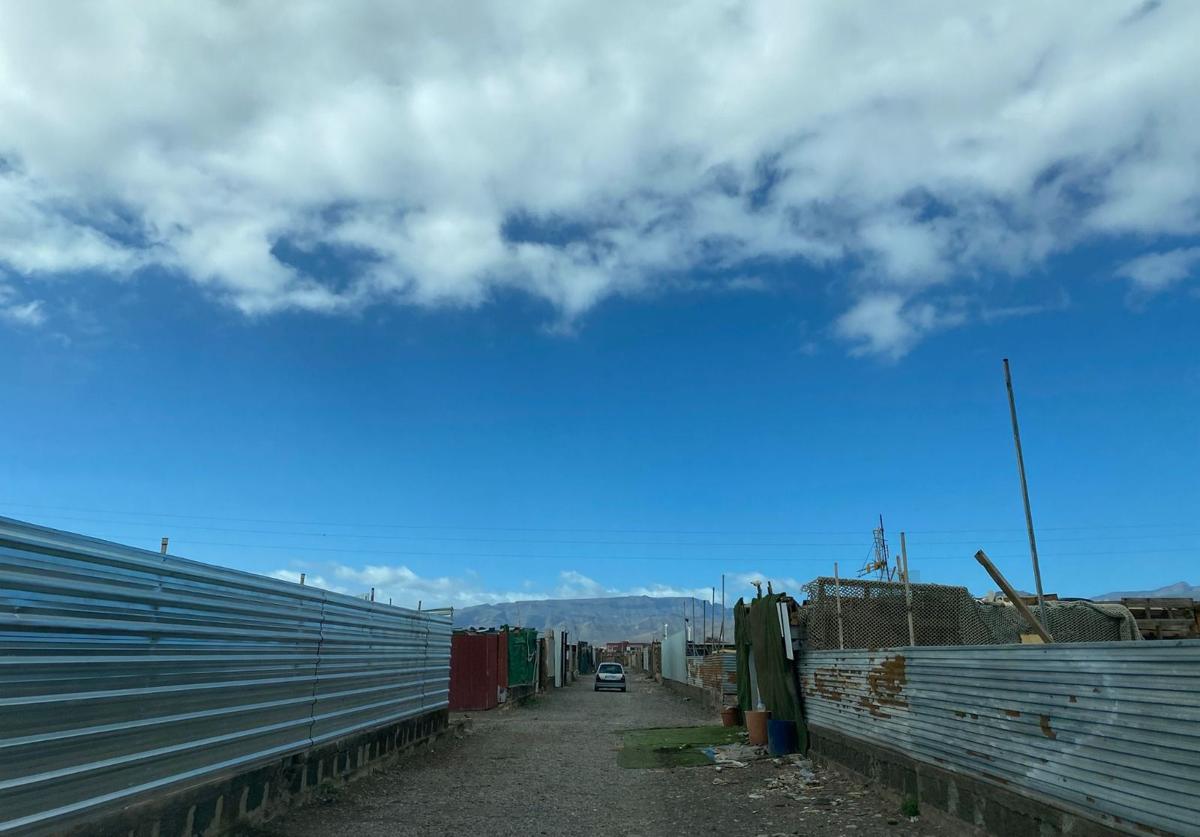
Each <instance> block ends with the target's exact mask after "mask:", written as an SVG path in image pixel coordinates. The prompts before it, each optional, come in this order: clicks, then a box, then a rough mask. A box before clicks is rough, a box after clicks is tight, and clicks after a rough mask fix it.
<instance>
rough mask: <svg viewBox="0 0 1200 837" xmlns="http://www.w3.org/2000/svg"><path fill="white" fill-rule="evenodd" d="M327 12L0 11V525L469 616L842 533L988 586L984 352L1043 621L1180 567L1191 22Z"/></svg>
mask: <svg viewBox="0 0 1200 837" xmlns="http://www.w3.org/2000/svg"><path fill="white" fill-rule="evenodd" d="M355 8H356V10H357V13H356V14H348V15H343V16H341V17H338V18H337V19H330V20H322V19H321V17H320V16H321V12H320V10H319V7H316V9H315V10H314V11H312V13H311V14H309V15H295V16H292V17H289V18H287V20H285V21H284V22H283V25H281V26H278V27H271V26H267V23H266V20H265V19H260V18H259V16H260V15H264V14H265V12H263V11H262V10H261V9H259V8H258V7H255V8H254V9H230V8H222V9H183V8H182V7H181V8H179V9H174V10H166V9H162V8H160V7H155V6H147V7H145V8H143V9H141V12H140V13H134V12H124V11H122V7H120V6H117V7H113V8H112V9H110V10H109V13H108V14H107V15H101V16H100V18H98V19H97V20H94V21H90V22H89V21H87V20H79V19H75V18H76V17H79V16H73V18H72V19H71V20H64V19H59V18H57V17H56V16H55V13H54V12H53V10H50V11H32V10H23V11H22V12H21V13H20V15H17V14H16V13H14V12H13V11H8V12H5V13H3V16H4V17H7V18H8V19H7V20H3V21H0V22H2V23H4V24H6V25H4V26H0V33H7V34H0V78H3V79H6V83H5V84H4V85H3V86H0V90H2V91H3V92H0V114H3V115H6V116H7V117H8V118H4V119H0V159H3V161H4V163H3V165H0V244H2V245H3V247H2V248H0V368H2V369H3V371H4V377H5V380H6V383H7V392H8V393H9V399H8V400H7V404H8V408H7V409H5V410H3V411H0V438H3V439H5V440H6V441H5V447H4V455H3V457H0V486H2V487H0V514H6V515H8V516H11V517H16V518H20V519H25V520H32V521H36V522H40V523H45V524H48V525H54V526H58V527H60V528H66V529H71V530H74V531H80V532H85V533H88V534H92V535H96V536H100V537H108V538H112V539H114V540H119V541H122V542H126V543H136V544H141V545H145V546H147V547H150V548H155V547H156V546H157V543H158V539H159V537H161V536H162V535H164V534H165V535H169V536H170V538H171V544H172V551H173V552H175V553H176V554H180V555H185V556H188V557H192V558H198V559H202V560H208V561H213V562H216V563H221V564H226V565H229V566H235V567H240V568H244V569H249V570H253V571H257V572H263V573H273V574H278V575H280V576H281V577H295V576H297V575H298V574H299V573H300V572H301V571H303V572H307V573H308V575H309V577H310V578H313V579H316V580H318V581H319V583H324V584H326V585H328V586H332V587H336V588H338V589H344V590H347V591H350V592H362V591H364V590H366V589H368V588H369V587H371V586H376V587H378V588H379V591H380V593H379V595H381V596H385V597H386V596H391V597H393V598H394V599H395V600H397V601H398V602H403V603H406V604H412V603H415V602H416V601H417V600H418V599H420V600H422V601H424V602H427V603H431V604H439V605H440V604H456V605H465V604H471V603H475V602H480V601H488V600H493V599H500V598H525V597H536V596H548V595H604V594H614V593H621V592H649V593H668V592H669V593H676V592H692V591H699V590H703V589H707V588H708V587H710V586H711V585H714V584H717V585H719V583H720V576H721V574H722V573H725V574H726V575H727V576H728V578H729V589H730V593H731V595H732V596H736V595H738V594H742V593H746V592H748V591H749V589H750V588H749V587H748V585H747V582H748V580H749V579H750V578H773V579H776V580H777V582H778V583H779V584H781V585H783V586H788V587H794V585H795V584H797V583H798V582H804V581H807V580H809V579H811V578H812V577H814V576H816V575H818V574H823V573H828V572H829V571H831V569H832V564H833V562H834V561H835V560H836V561H839V562H840V566H841V567H842V571H843V572H844V573H850V572H852V571H853V568H855V567H856V566H858V565H859V564H860V563H861V562H862V560H863V559H864V558H865V557H866V554H867V551H868V549H869V546H870V530H871V527H872V525H873V522H874V520H875V519H876V516H877V515H878V514H880V513H882V514H883V515H884V519H885V523H886V525H887V527H888V530H889V532H890V533H895V532H898V531H899V530H901V529H903V530H906V531H907V532H908V542H909V552H910V562H911V564H912V567H913V570H914V573H917V574H919V577H920V578H921V579H922V580H926V581H939V582H946V583H955V584H966V585H968V586H970V587H971V588H972V589H973V590H975V591H977V592H982V591H983V590H985V589H987V588H989V587H990V584H989V582H988V581H987V579H986V577H985V576H984V574H983V573H982V571H981V570H980V569H978V567H977V566H976V565H975V564H974V562H973V560H972V558H971V556H972V554H973V553H974V551H975V549H977V548H979V547H983V548H985V549H987V550H988V552H989V554H991V555H992V556H993V557H994V558H995V559H996V561H997V563H998V564H999V565H1000V566H1001V567H1002V568H1003V569H1004V570H1005V571H1006V572H1007V573H1008V574H1009V575H1010V578H1012V579H1013V580H1014V581H1015V582H1016V583H1018V584H1019V585H1021V586H1024V587H1030V586H1031V585H1032V579H1031V573H1030V570H1029V560H1028V547H1027V544H1026V542H1025V540H1024V528H1023V523H1024V521H1023V516H1022V510H1021V504H1020V495H1019V491H1018V484H1017V477H1016V467H1015V463H1014V457H1013V448H1012V439H1011V434H1010V427H1009V419H1008V412H1007V402H1006V400H1005V393H1004V386H1003V378H1002V372H1001V365H1000V360H1001V358H1002V357H1009V358H1011V359H1012V362H1013V367H1014V374H1015V378H1016V386H1017V394H1018V406H1019V409H1020V414H1021V420H1022V430H1023V440H1024V442H1025V447H1026V461H1027V467H1028V472H1029V477H1030V491H1031V496H1032V500H1033V504H1034V517H1035V522H1036V523H1037V524H1038V527H1039V534H1040V537H1039V544H1040V547H1041V549H1040V551H1041V554H1042V568H1043V577H1044V581H1045V587H1046V589H1047V590H1048V591H1057V592H1059V593H1060V594H1063V595H1089V594H1096V593H1100V592H1104V591H1106V590H1110V589H1115V588H1150V587H1156V586H1160V585H1162V584H1166V583H1170V582H1174V581H1178V580H1181V579H1183V580H1188V581H1191V582H1193V583H1196V582H1197V581H1198V580H1200V579H1197V578H1196V577H1195V574H1194V571H1193V569H1192V568H1193V566H1194V560H1192V559H1191V558H1190V556H1191V551H1190V550H1191V549H1192V544H1193V542H1194V541H1195V540H1196V538H1197V536H1200V530H1198V529H1197V526H1196V524H1195V510H1196V509H1197V507H1198V506H1200V478H1198V477H1197V474H1198V473H1200V435H1198V434H1197V431H1196V427H1197V424H1196V421H1195V416H1196V415H1197V414H1198V413H1200V395H1198V393H1200V386H1198V385H1200V337H1197V333H1198V331H1200V330H1198V329H1197V321H1198V317H1197V314H1198V313H1200V295H1198V289H1200V285H1198V284H1197V279H1198V278H1200V156H1198V152H1197V148H1196V144H1195V137H1196V136H1198V135H1200V124H1198V120H1200V117H1198V116H1197V115H1196V113H1195V111H1194V108H1191V107H1189V106H1186V105H1185V104H1184V103H1185V102H1187V101H1190V100H1189V98H1188V95H1187V93H1188V91H1189V90H1191V91H1192V92H1193V93H1194V90H1195V79H1196V78H1197V77H1200V72H1198V71H1200V67H1198V66H1197V63H1196V62H1197V59H1196V58H1195V55H1194V50H1192V49H1191V46H1190V45H1189V43H1188V40H1187V39H1186V38H1185V37H1183V35H1182V34H1181V33H1185V32H1187V31H1189V27H1190V31H1194V30H1195V25H1196V23H1197V20H1196V15H1197V12H1196V11H1195V7H1194V6H1191V5H1190V4H1163V5H1162V6H1161V7H1160V6H1147V5H1139V4H1130V3H1124V4H1123V3H1111V4H1095V5H1094V7H1092V8H1091V9H1090V10H1089V11H1088V12H1087V13H1086V15H1085V16H1084V17H1082V18H1081V17H1079V15H1080V10H1079V9H1078V8H1077V7H1076V8H1073V9H1065V8H1064V9H1050V10H1044V14H1042V15H1040V16H1036V15H1034V16H1031V15H1028V14H1022V13H1020V12H1019V9H1018V8H1015V7H1007V6H1004V5H999V6H996V7H995V8H994V9H993V11H991V12H988V13H986V14H985V13H983V12H980V13H979V14H978V16H976V17H963V16H962V15H961V13H960V12H957V11H955V9H956V8H957V7H955V6H953V5H950V6H947V7H945V8H944V9H940V8H938V7H937V6H936V4H929V5H927V6H923V7H922V12H921V15H918V17H921V16H925V17H924V18H923V19H922V20H916V21H913V20H899V19H898V20H896V21H888V20H886V19H883V16H882V15H881V13H878V10H875V11H873V12H872V14H871V15H869V16H867V17H863V16H862V15H857V14H856V13H855V12H854V8H853V7H852V6H849V5H847V6H839V7H835V8H829V9H823V10H821V9H816V10H807V11H803V12H799V11H796V9H795V8H794V7H792V6H791V5H790V4H783V5H772V4H769V3H766V4H758V3H747V4H730V5H728V6H725V7H720V9H718V7H716V6H715V5H714V6H713V7H712V9H709V10H703V11H701V10H695V9H692V10H690V11H682V10H675V9H670V10H660V11H650V12H647V11H645V10H641V9H639V8H637V7H630V8H628V9H627V10H626V13H625V15H623V16H617V15H614V16H612V17H609V16H606V15H598V14H597V13H596V12H595V11H594V9H593V10H589V7H587V6H582V7H571V6H569V5H566V4H555V5H554V6H551V7H546V8H535V7H529V8H527V9H525V10H524V11H523V12H522V13H521V16H518V20H517V21H516V23H517V24H518V25H516V26H514V27H503V26H500V25H499V23H498V21H500V20H501V19H502V17H503V12H502V10H501V7H499V6H497V7H496V9H495V10H493V11H492V12H489V13H487V14H484V15H481V18H480V20H478V21H473V22H471V23H464V22H463V21H459V20H455V19H445V20H442V19H437V18H436V13H432V12H430V13H424V16H421V15H422V13H421V12H418V11H416V10H408V11H404V12H398V11H394V10H389V8H388V7H373V6H372V5H371V4H362V5H361V6H356V7H355ZM1067 12H1069V13H1070V14H1067ZM972 14H975V13H972ZM643 15H649V17H643V18H642V19H641V20H640V23H641V24H642V25H641V26H637V25H634V24H635V23H637V22H639V21H637V20H636V19H637V18H639V17H641V16H643ZM789 15H797V17H795V18H792V19H788V20H786V22H787V24H788V25H784V26H781V25H779V21H780V19H781V17H782V18H787V16H789ZM85 16H86V15H85ZM181 16H182V17H185V18H188V19H187V20H181V19H180V17H181ZM925 18H927V19H925ZM185 24H186V25H185ZM668 24H669V25H668ZM672 27H674V29H672ZM676 30H689V33H690V34H691V35H692V36H693V37H692V38H677V37H668V34H667V33H669V32H670V31H676ZM192 31H195V32H199V33H208V34H207V37H208V39H209V40H208V41H207V42H206V43H208V44H209V46H212V48H214V49H216V50H217V51H218V52H223V53H224V54H225V56H226V58H227V59H228V60H227V61H215V62H214V61H212V60H210V56H209V55H208V54H207V53H206V52H205V50H204V48H203V44H201V43H200V42H199V41H197V40H195V39H196V38H199V37H201V36H200V35H190V34H187V33H188V32H192ZM164 32H172V33H175V37H177V38H178V39H179V40H178V42H177V43H173V44H171V45H170V49H169V50H168V49H167V46H164V45H161V44H159V42H158V40H157V39H156V38H155V37H154V36H155V35H159V34H161V33H164ZM246 32H259V33H260V34H261V37H262V38H263V41H262V43H261V44H257V45H256V48H255V49H254V50H248V48H247V47H246V44H245V43H244V42H242V40H241V39H242V38H244V37H246V35H245V34H244V33H246ZM134 42H136V43H140V44H142V47H141V51H140V52H138V51H135V53H134V54H133V55H131V54H130V53H129V51H128V50H124V49H123V48H122V46H123V45H125V44H128V43H134ZM39 44H43V45H45V46H46V48H45V49H44V50H41V51H39V50H38V45H39ZM705 44H707V45H709V46H708V47H702V46H701V45H705ZM213 45H215V46H213ZM372 45H375V46H389V45H390V46H394V47H397V48H396V49H394V50H391V51H389V50H386V49H372V48H371V47H372ZM400 47H402V48H400ZM156 50H159V52H157V53H156ZM162 50H166V51H162ZM297 50H299V52H300V53H303V54H304V55H305V56H306V57H305V58H304V59H303V60H301V61H300V62H293V63H289V64H288V65H287V66H288V67H289V70H288V72H284V71H282V70H281V69H280V67H281V66H282V65H281V64H279V63H278V62H277V61H276V60H275V59H273V57H272V56H276V57H278V56H283V55H294V54H297ZM689 50H698V51H697V52H689ZM89 61H90V62H92V63H91V64H90V65H89V64H88V62H89ZM81 62H82V64H83V65H87V66H91V67H92V68H93V71H92V72H88V73H86V74H83V75H82V76H81V75H80V64H81ZM200 66H203V67H205V68H206V69H205V71H204V72H202V73H200V72H197V69H196V68H197V67H200ZM153 68H158V69H157V70H154V69H153ZM163 68H165V70H164V69H163ZM951 70H953V72H951ZM814 75H816V76H819V78H816V79H815V78H814ZM70 79H73V80H74V82H73V83H72V84H65V83H60V82H64V81H65V80H70ZM131 85H137V86H138V89H139V90H141V91H142V95H140V96H138V97H133V98H132V99H131V98H130V97H128V96H126V95H125V94H124V91H126V90H128V89H130V86H131ZM118 104H119V106H117V105H118ZM64 119H67V120H68V122H69V123H70V124H71V125H72V126H73V127H72V130H70V131H63V130H61V129H60V127H61V125H63V124H64V122H63V120H64ZM892 544H893V547H895V546H896V545H897V541H896V539H895V537H894V536H893V538H892Z"/></svg>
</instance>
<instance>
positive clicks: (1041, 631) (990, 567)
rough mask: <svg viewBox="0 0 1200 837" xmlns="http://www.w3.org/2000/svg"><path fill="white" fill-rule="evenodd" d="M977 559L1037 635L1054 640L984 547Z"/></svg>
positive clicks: (1043, 640)
mask: <svg viewBox="0 0 1200 837" xmlns="http://www.w3.org/2000/svg"><path fill="white" fill-rule="evenodd" d="M975 560H976V561H978V562H979V563H980V564H982V565H983V568H984V569H985V570H987V573H988V575H990V576H991V577H992V581H994V582H996V584H997V585H998V586H999V587H1000V589H1001V590H1003V591H1004V595H1006V596H1008V600H1009V601H1010V602H1012V603H1013V606H1014V607H1015V608H1016V609H1017V612H1018V613H1020V614H1021V616H1022V617H1024V619H1025V621H1026V622H1028V623H1029V624H1030V625H1032V626H1033V630H1034V631H1036V632H1037V635H1038V636H1040V637H1041V638H1042V642H1046V643H1050V642H1054V638H1053V637H1051V636H1050V634H1049V633H1047V632H1046V629H1045V628H1044V627H1043V626H1042V623H1041V622H1039V621H1038V620H1037V617H1036V616H1034V615H1033V612H1032V611H1031V610H1030V609H1029V608H1028V607H1026V605H1025V602H1024V600H1023V599H1022V598H1021V597H1020V596H1018V595H1017V591H1016V590H1014V589H1013V586H1012V585H1011V584H1009V583H1008V579H1007V578H1005V577H1004V576H1003V575H1001V574H1000V570H998V569H996V565H995V564H993V563H992V561H991V559H990V558H988V557H987V553H986V552H984V551H983V550H982V549H981V550H979V551H978V552H976V553H975Z"/></svg>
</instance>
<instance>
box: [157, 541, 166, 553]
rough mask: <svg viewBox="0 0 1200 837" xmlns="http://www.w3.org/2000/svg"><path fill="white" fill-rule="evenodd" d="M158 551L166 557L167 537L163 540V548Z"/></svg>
mask: <svg viewBox="0 0 1200 837" xmlns="http://www.w3.org/2000/svg"><path fill="white" fill-rule="evenodd" d="M158 551H159V552H160V553H162V554H163V555H166V554H167V538H166V537H164V538H163V539H162V546H161V547H160V548H159V550H158Z"/></svg>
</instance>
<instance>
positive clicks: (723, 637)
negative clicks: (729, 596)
mask: <svg viewBox="0 0 1200 837" xmlns="http://www.w3.org/2000/svg"><path fill="white" fill-rule="evenodd" d="M721 644H722V645H724V644H725V573H721Z"/></svg>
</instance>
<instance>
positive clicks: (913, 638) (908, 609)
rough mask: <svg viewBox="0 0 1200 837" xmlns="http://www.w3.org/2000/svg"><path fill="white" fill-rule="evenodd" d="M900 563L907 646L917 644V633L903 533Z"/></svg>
mask: <svg viewBox="0 0 1200 837" xmlns="http://www.w3.org/2000/svg"><path fill="white" fill-rule="evenodd" d="M900 562H901V563H902V564H903V565H904V566H903V567H901V568H900V573H901V574H902V575H903V576H904V610H905V613H906V614H907V615H908V644H909V645H916V644H917V631H916V628H914V627H913V615H912V588H910V587H909V586H908V547H907V546H906V545H905V543H904V533H903V532H901V533H900Z"/></svg>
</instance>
